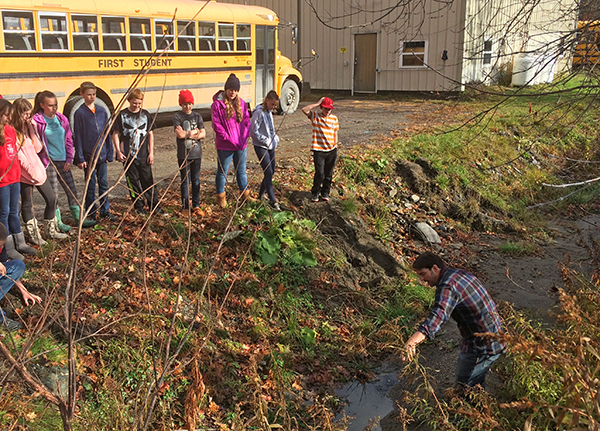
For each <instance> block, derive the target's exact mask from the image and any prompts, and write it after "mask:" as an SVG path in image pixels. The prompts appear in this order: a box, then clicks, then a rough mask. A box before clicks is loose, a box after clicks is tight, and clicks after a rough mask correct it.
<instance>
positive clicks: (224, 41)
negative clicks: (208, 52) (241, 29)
mask: <svg viewBox="0 0 600 431" xmlns="http://www.w3.org/2000/svg"><path fill="white" fill-rule="evenodd" d="M219 51H233V24H219Z"/></svg>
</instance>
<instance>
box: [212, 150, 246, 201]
mask: <svg viewBox="0 0 600 431" xmlns="http://www.w3.org/2000/svg"><path fill="white" fill-rule="evenodd" d="M217 156H218V159H219V165H218V166H217V175H216V177H215V184H216V186H217V194H221V193H224V192H225V182H226V180H227V172H229V165H230V164H231V160H232V159H233V169H235V179H236V180H237V185H238V187H239V189H240V190H241V191H243V190H246V187H247V186H248V179H247V178H246V149H245V148H244V149H243V150H239V151H225V150H217Z"/></svg>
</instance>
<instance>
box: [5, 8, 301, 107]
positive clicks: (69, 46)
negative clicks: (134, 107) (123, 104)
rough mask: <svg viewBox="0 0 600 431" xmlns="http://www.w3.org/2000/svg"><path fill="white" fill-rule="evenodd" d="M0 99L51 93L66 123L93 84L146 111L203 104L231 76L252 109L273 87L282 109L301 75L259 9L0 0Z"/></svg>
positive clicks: (111, 99)
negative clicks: (181, 97)
mask: <svg viewBox="0 0 600 431" xmlns="http://www.w3.org/2000/svg"><path fill="white" fill-rule="evenodd" d="M0 14H1V16H2V19H1V22H0V25H1V28H0V94H1V95H2V96H3V97H4V98H5V99H8V100H14V99H16V98H18V97H25V98H28V99H33V98H34V96H35V94H36V93H37V92H38V91H41V90H50V91H52V92H54V93H55V94H56V95H57V97H58V101H59V106H60V107H62V110H63V113H64V114H65V115H67V117H69V118H70V119H72V114H73V113H74V112H75V110H76V108H78V107H79V106H80V105H81V103H83V100H82V99H81V97H80V96H79V84H80V83H81V82H82V81H93V82H94V84H95V85H96V86H97V87H98V99H100V102H99V103H100V104H102V103H104V104H105V105H106V107H107V108H109V109H110V110H111V111H112V110H114V109H115V108H116V107H117V105H118V103H119V101H120V100H121V99H122V98H123V95H124V94H126V92H127V90H128V88H129V87H130V86H131V85H132V83H133V82H134V79H135V78H136V76H137V75H138V73H139V72H140V71H141V70H142V69H143V68H144V66H146V67H147V66H150V67H149V68H148V73H147V74H146V75H145V76H144V78H143V79H142V80H141V81H140V83H139V84H138V85H137V87H138V88H140V89H142V90H143V91H144V92H145V94H146V95H145V97H144V108H146V109H148V110H149V111H150V112H158V111H161V112H162V111H174V110H177V109H179V106H178V93H179V91H180V90H182V89H188V90H190V91H192V93H193V94H194V99H195V102H196V104H195V105H194V108H196V109H202V108H208V107H210V105H211V103H212V96H213V94H214V93H215V92H216V91H217V90H219V89H221V88H223V84H224V83H225V81H226V80H227V77H228V76H229V74H230V73H235V74H236V75H237V76H238V78H240V81H241V90H240V95H241V97H242V98H243V99H244V100H246V101H247V102H248V103H250V104H251V106H255V105H256V104H258V103H261V102H262V100H263V98H264V96H265V95H266V93H267V92H268V91H270V90H273V89H275V90H276V91H277V92H278V93H279V95H280V97H281V108H282V110H283V111H284V112H289V113H291V112H294V111H295V110H296V108H297V106H298V101H299V98H300V90H301V84H302V75H301V74H300V72H298V70H296V69H295V68H294V67H292V63H291V61H290V60H289V59H288V58H286V57H284V56H282V55H281V53H280V52H279V50H278V42H277V25H278V23H279V19H278V18H277V15H275V13H274V12H273V11H271V10H269V9H266V8H263V7H258V6H247V5H237V4H228V3H218V2H215V1H195V0H168V1H167V0H126V1H122V0H120V1H119V0H102V1H101V0H19V1H14V0H0Z"/></svg>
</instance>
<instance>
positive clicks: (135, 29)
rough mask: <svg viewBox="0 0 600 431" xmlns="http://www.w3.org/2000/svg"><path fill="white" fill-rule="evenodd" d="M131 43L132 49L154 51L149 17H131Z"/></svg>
mask: <svg viewBox="0 0 600 431" xmlns="http://www.w3.org/2000/svg"><path fill="white" fill-rule="evenodd" d="M129 43H130V44H131V50H132V51H152V36H151V35H150V20H149V19H145V18H129Z"/></svg>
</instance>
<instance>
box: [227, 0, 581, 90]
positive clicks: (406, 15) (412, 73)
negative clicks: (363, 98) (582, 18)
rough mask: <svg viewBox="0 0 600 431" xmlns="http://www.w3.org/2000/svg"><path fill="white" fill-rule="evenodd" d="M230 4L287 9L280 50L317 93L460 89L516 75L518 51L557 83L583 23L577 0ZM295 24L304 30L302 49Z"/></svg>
mask: <svg viewBox="0 0 600 431" xmlns="http://www.w3.org/2000/svg"><path fill="white" fill-rule="evenodd" d="M227 1H229V2H233V3H246V4H256V5H261V6H265V7H268V8H270V9H272V10H274V11H275V12H276V13H277V15H278V16H279V18H280V21H281V24H282V27H281V28H280V34H279V40H280V43H279V48H280V50H281V51H282V53H283V55H285V56H287V57H289V58H290V59H292V61H295V60H299V59H302V62H301V63H300V64H301V69H300V70H301V72H302V74H303V76H304V81H305V82H309V83H310V86H311V88H313V89H327V90H350V91H352V92H365V93H375V92H378V91H432V92H443V91H457V90H460V89H461V88H462V85H463V84H467V83H471V82H490V81H491V80H494V79H496V78H498V76H499V75H500V74H502V73H509V74H510V73H511V70H512V63H513V60H514V57H515V55H516V54H518V53H529V57H530V58H529V60H528V63H527V64H528V65H531V67H532V68H535V70H536V71H538V72H540V74H539V76H544V77H545V79H546V80H548V79H551V76H553V74H554V72H556V71H557V69H560V68H561V67H564V65H565V64H567V62H568V59H569V58H570V56H569V51H570V45H569V37H570V36H572V35H573V31H574V29H575V28H576V20H577V1H576V0H405V1H398V0H371V1H369V0H227ZM286 22H289V23H293V24H296V25H297V26H298V37H297V42H296V44H293V43H292V27H291V26H285V23H286ZM311 49H314V50H315V51H316V52H317V53H318V55H319V57H318V59H316V60H315V61H312V62H309V59H310V56H311V54H310V53H311ZM302 63H305V64H306V65H305V66H302ZM507 65H508V66H507ZM542 71H544V73H543V74H541V72H542ZM528 76H530V75H528ZM536 76H537V75H536ZM542 80H543V79H542ZM539 81H540V79H538V80H537V81H536V82H539ZM529 83H533V82H529Z"/></svg>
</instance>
